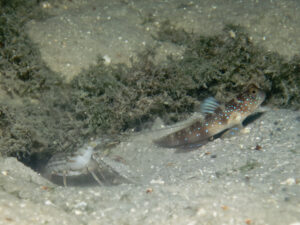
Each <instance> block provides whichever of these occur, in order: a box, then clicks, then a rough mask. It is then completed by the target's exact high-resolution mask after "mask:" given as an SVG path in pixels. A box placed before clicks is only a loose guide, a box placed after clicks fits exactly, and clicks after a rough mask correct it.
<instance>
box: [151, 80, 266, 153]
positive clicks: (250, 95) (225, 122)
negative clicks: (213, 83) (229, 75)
mask: <svg viewBox="0 0 300 225" xmlns="http://www.w3.org/2000/svg"><path fill="white" fill-rule="evenodd" d="M265 96H266V95H265V92H264V91H262V90H261V89H259V88H258V87H257V86H256V85H254V84H251V85H249V87H248V88H247V90H246V91H245V92H243V93H241V94H239V95H238V96H236V97H235V98H233V99H232V100H230V101H229V102H227V103H225V104H224V105H220V104H219V103H218V102H217V101H216V100H215V99H214V98H212V97H209V98H207V99H206V100H204V103H203V104H202V107H201V111H202V113H204V115H205V118H204V120H202V121H199V120H198V121H195V122H194V123H192V124H191V125H190V126H188V127H186V128H183V129H180V130H178V131H175V132H174V133H171V134H169V135H167V136H164V137H162V138H160V139H158V140H155V141H154V142H155V143H156V144H157V145H159V146H161V147H167V148H177V147H187V148H189V147H190V148H194V147H199V146H201V145H203V144H205V143H207V142H208V141H209V140H210V139H212V138H213V137H214V136H215V135H217V134H219V133H221V132H223V131H225V130H227V129H230V128H232V127H235V126H241V125H242V122H243V121H244V120H245V119H246V118H247V117H248V116H249V115H251V114H252V113H253V112H254V111H255V110H256V109H257V108H258V107H259V106H260V105H261V103H262V102H263V101H264V100H265Z"/></svg>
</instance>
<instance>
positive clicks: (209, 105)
mask: <svg viewBox="0 0 300 225" xmlns="http://www.w3.org/2000/svg"><path fill="white" fill-rule="evenodd" d="M218 107H220V104H219V103H218V101H217V100H216V99H215V98H214V97H208V98H206V99H204V101H203V103H202V104H201V112H202V113H203V114H205V115H206V114H212V113H214V112H215V110H216V109H217V108H218Z"/></svg>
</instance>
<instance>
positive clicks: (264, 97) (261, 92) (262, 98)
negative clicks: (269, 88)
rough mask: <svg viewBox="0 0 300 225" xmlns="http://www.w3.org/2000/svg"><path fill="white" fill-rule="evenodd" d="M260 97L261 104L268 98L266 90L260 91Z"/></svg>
mask: <svg viewBox="0 0 300 225" xmlns="http://www.w3.org/2000/svg"><path fill="white" fill-rule="evenodd" d="M258 99H259V101H260V104H261V103H263V102H264V101H265V99H266V93H265V92H264V91H259V93H258Z"/></svg>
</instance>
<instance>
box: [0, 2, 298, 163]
mask: <svg viewBox="0 0 300 225" xmlns="http://www.w3.org/2000/svg"><path fill="white" fill-rule="evenodd" d="M4 2H5V1H2V2H1V6H2V7H1V9H0V10H1V15H0V74H1V76H0V83H1V85H0V96H1V103H0V135H1V136H0V137H1V138H0V154H1V155H3V156H16V157H18V158H19V159H22V160H23V161H26V159H28V158H29V159H30V158H31V159H32V157H33V158H36V160H37V161H38V160H39V158H40V157H41V156H40V155H39V154H42V155H43V156H47V155H51V154H53V153H55V152H61V151H74V150H75V149H76V148H77V146H78V145H80V144H81V143H82V142H84V141H85V140H86V139H87V138H89V137H92V136H101V135H104V136H109V137H114V136H119V135H120V134H124V132H125V133H126V132H128V131H130V130H139V129H142V128H144V127H145V126H148V125H151V123H152V122H153V121H154V120H155V119H156V118H157V117H161V118H162V119H163V120H164V122H165V123H167V124H171V123H175V122H177V121H180V120H183V119H185V118H187V117H188V116H189V115H190V114H191V113H192V112H194V111H195V109H196V108H197V106H199V102H200V100H202V99H203V98H205V97H207V96H216V97H217V98H218V99H219V100H221V101H226V100H228V99H229V98H231V97H232V96H233V95H235V94H237V93H239V92H240V90H241V89H242V88H243V87H245V86H247V85H248V84H249V83H256V84H257V85H259V86H260V87H261V88H263V89H264V90H266V92H267V94H268V98H267V100H266V103H267V104H270V105H273V106H277V107H286V108H292V109H299V106H300V98H299V93H300V91H299V87H300V57H299V56H295V57H294V58H293V59H292V60H290V61H287V60H286V59H285V58H283V57H282V56H280V55H278V54H276V53H270V52H267V51H266V50H264V49H263V48H261V47H260V46H256V45H254V44H253V43H252V41H251V39H250V38H249V36H248V35H247V32H246V31H245V30H244V29H243V28H241V27H239V26H232V25H227V26H226V27H225V28H224V31H223V32H222V33H221V34H219V35H216V36H199V35H197V34H193V33H188V32H186V31H185V30H183V29H177V28H176V26H174V25H172V24H171V22H169V21H166V22H165V23H163V26H162V28H161V30H160V31H159V32H158V33H157V35H156V36H155V37H154V38H156V40H157V41H160V42H162V43H163V42H170V43H172V44H175V45H180V46H181V47H182V46H183V47H184V48H185V49H186V51H185V53H184V55H183V58H182V59H174V58H172V57H168V59H167V60H166V62H163V63H162V64H157V63H155V60H154V57H155V54H156V53H155V49H146V50H145V51H143V52H141V53H140V54H139V55H138V57H137V58H138V59H137V60H136V61H134V62H132V65H131V66H126V65H122V64H119V65H110V66H106V65H104V63H103V61H102V60H101V57H99V60H98V63H97V64H96V65H92V66H90V67H89V68H88V69H86V70H84V71H82V72H81V73H80V74H79V75H78V76H77V77H76V78H75V79H74V80H73V81H72V82H71V84H66V83H65V82H64V81H63V80H62V79H61V77H60V76H59V74H56V73H54V72H53V71H51V70H50V69H49V68H47V66H46V65H45V64H44V62H43V61H42V60H41V56H40V53H39V51H38V49H37V47H36V46H35V45H34V44H33V43H31V41H30V40H29V38H28V37H27V35H26V33H25V31H24V28H23V27H24V24H25V23H26V21H27V20H28V19H29V18H32V17H35V16H36V18H38V19H40V18H44V17H46V15H41V14H40V12H38V11H34V10H32V9H33V8H34V5H35V4H36V2H35V1H28V2H29V3H28V5H26V4H24V5H22V4H23V1H12V3H5V4H4ZM13 3H14V4H13ZM11 4H13V5H11ZM20 4H21V5H22V7H19V5H20ZM28 11H30V12H31V13H27V12H28ZM26 15H27V16H26Z"/></svg>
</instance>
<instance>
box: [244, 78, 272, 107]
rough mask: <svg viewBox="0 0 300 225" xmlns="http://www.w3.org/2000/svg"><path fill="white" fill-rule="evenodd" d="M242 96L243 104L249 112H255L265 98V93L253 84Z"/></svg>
mask: <svg viewBox="0 0 300 225" xmlns="http://www.w3.org/2000/svg"><path fill="white" fill-rule="evenodd" d="M242 95H243V101H244V103H243V104H244V105H245V106H247V108H248V111H250V112H253V111H255V110H256V109H257V108H258V107H259V106H260V105H261V104H262V103H263V101H264V100H265V98H266V93H265V92H264V91H263V90H262V89H260V88H259V87H257V86H256V85H255V84H250V85H249V86H248V88H247V90H246V91H245V92H244V93H243V94H242Z"/></svg>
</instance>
